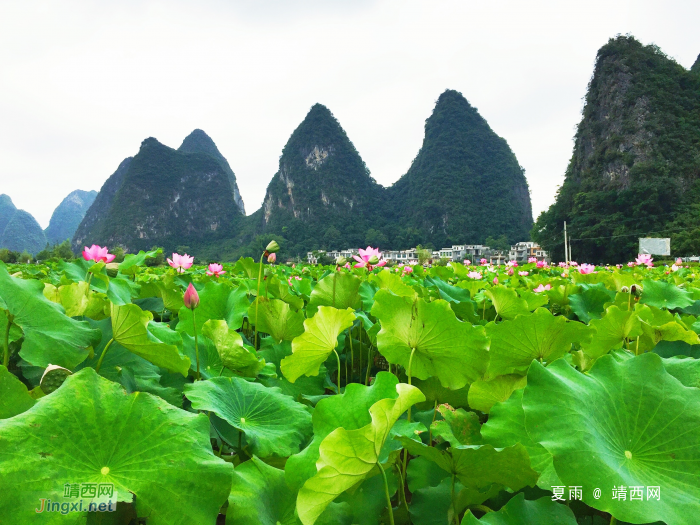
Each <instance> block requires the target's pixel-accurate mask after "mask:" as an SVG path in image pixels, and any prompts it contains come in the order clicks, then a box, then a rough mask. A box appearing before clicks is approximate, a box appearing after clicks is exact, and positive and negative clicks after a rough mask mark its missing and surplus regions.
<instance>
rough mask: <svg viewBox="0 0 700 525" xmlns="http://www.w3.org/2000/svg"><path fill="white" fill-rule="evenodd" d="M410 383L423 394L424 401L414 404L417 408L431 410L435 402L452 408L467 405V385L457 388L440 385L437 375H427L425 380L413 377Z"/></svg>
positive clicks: (465, 406)
mask: <svg viewBox="0 0 700 525" xmlns="http://www.w3.org/2000/svg"><path fill="white" fill-rule="evenodd" d="M411 384H412V385H413V386H417V387H418V388H420V391H421V392H423V395H424V396H425V402H424V403H419V404H418V405H417V406H416V408H417V409H418V410H428V409H430V410H433V407H434V406H435V404H438V405H441V404H443V403H447V404H448V405H450V406H451V407H454V408H468V407H469V398H468V396H469V390H470V386H469V385H467V386H465V387H464V388H460V389H458V390H451V389H449V388H445V387H444V386H442V385H441V384H440V380H439V379H438V378H437V377H429V378H428V379H426V380H421V379H415V378H414V379H413V381H412V383H411Z"/></svg>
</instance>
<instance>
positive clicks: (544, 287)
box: [533, 284, 552, 293]
mask: <svg viewBox="0 0 700 525" xmlns="http://www.w3.org/2000/svg"><path fill="white" fill-rule="evenodd" d="M551 289H552V285H551V284H545V285H542V284H540V285H539V286H538V287H537V288H535V289H534V290H533V292H535V293H540V292H545V291H547V290H551Z"/></svg>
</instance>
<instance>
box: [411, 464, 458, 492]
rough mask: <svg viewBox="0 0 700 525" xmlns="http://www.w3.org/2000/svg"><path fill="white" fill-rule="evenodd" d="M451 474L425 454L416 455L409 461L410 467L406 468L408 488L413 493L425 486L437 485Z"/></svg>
mask: <svg viewBox="0 0 700 525" xmlns="http://www.w3.org/2000/svg"><path fill="white" fill-rule="evenodd" d="M449 475H450V474H449V473H448V472H447V471H445V470H443V469H441V468H440V467H438V465H437V463H435V462H434V461H431V460H429V459H428V458H425V457H423V456H416V457H415V458H413V459H411V461H409V462H408V468H406V482H407V484H408V490H409V491H411V493H413V492H416V491H417V490H418V489H422V488H425V487H437V486H438V485H439V484H440V482H441V481H442V480H443V479H445V478H446V477H448V476H449Z"/></svg>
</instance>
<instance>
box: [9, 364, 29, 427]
mask: <svg viewBox="0 0 700 525" xmlns="http://www.w3.org/2000/svg"><path fill="white" fill-rule="evenodd" d="M34 403H36V401H34V399H33V398H32V396H30V395H29V391H28V390H27V387H26V386H25V384H24V383H22V381H20V380H19V379H17V377H16V376H15V375H14V374H12V373H10V372H9V371H8V370H7V368H5V367H4V366H2V365H0V419H7V418H9V417H14V416H16V415H17V414H21V413H22V412H25V411H27V410H29V409H30V408H32V407H33V406H34Z"/></svg>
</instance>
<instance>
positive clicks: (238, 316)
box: [177, 281, 250, 336]
mask: <svg viewBox="0 0 700 525" xmlns="http://www.w3.org/2000/svg"><path fill="white" fill-rule="evenodd" d="M197 293H198V295H199V307H197V310H196V314H195V315H196V318H195V319H194V320H193V319H192V310H190V309H189V308H187V307H186V306H183V307H182V308H180V313H179V314H178V317H179V319H180V322H179V323H178V324H177V330H178V331H179V332H187V333H188V334H189V335H192V336H193V335H194V323H193V321H194V322H196V324H197V332H198V333H199V332H200V331H201V330H202V325H204V323H205V322H207V321H208V320H209V319H223V320H224V321H226V324H228V326H229V328H231V330H238V329H239V328H240V327H241V326H243V318H244V317H245V316H246V315H247V314H248V306H249V305H250V301H248V295H247V292H246V290H245V288H243V287H242V286H239V287H238V288H235V289H231V287H230V286H228V285H227V284H224V283H215V282H213V281H210V282H208V283H206V284H205V285H204V289H203V290H198V292H197Z"/></svg>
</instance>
